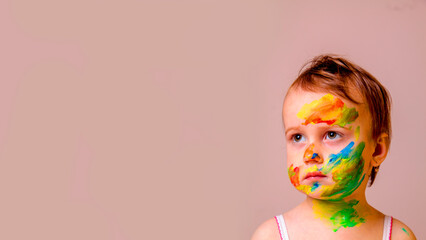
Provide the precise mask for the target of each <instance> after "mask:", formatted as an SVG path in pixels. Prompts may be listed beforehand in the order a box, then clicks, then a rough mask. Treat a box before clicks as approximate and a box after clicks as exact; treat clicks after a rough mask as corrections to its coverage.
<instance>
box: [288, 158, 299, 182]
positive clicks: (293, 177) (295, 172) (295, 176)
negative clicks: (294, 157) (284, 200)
mask: <svg viewBox="0 0 426 240" xmlns="http://www.w3.org/2000/svg"><path fill="white" fill-rule="evenodd" d="M288 177H289V178H290V181H291V183H292V184H293V185H294V186H295V187H298V186H299V185H300V183H299V168H298V167H294V166H293V164H291V165H290V167H289V168H288Z"/></svg>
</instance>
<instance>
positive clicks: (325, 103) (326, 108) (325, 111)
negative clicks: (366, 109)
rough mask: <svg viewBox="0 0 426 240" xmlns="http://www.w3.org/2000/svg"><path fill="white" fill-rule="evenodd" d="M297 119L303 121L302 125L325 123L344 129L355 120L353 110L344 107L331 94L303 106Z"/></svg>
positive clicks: (338, 99)
mask: <svg viewBox="0 0 426 240" xmlns="http://www.w3.org/2000/svg"><path fill="white" fill-rule="evenodd" d="M297 117H298V118H300V119H304V120H305V122H304V123H303V125H308V124H310V123H311V124H316V123H326V124H328V125H338V126H341V127H344V126H345V125H347V124H350V123H352V122H353V121H355V119H357V117H358V112H357V111H356V109H355V108H348V107H346V105H345V103H344V102H343V101H342V100H341V99H340V98H337V97H334V96H333V95H331V94H326V95H324V96H323V97H322V98H320V99H318V100H314V101H312V102H311V103H307V104H305V105H303V107H302V108H301V109H300V111H299V112H298V113H297Z"/></svg>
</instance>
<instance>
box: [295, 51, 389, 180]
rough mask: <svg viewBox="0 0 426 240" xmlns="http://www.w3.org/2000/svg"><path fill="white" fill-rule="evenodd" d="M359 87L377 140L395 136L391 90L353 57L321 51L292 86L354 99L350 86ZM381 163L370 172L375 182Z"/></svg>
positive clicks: (373, 135) (303, 68) (303, 69)
mask: <svg viewBox="0 0 426 240" xmlns="http://www.w3.org/2000/svg"><path fill="white" fill-rule="evenodd" d="M351 87H353V88H355V89H357V90H358V92H359V94H361V96H362V97H363V100H364V101H365V103H366V104H367V105H368V108H369V111H370V115H371V118H372V137H373V139H375V140H377V138H378V137H379V135H380V134H381V133H386V134H388V136H389V144H390V139H391V133H392V129H391V117H390V111H391V98H390V95H389V92H388V90H387V89H386V88H385V87H384V86H383V85H382V84H381V83H380V82H379V81H378V80H377V79H376V78H375V77H374V76H373V75H371V74H370V73H369V72H367V71H366V70H364V69H363V68H361V67H359V66H358V65H356V64H353V63H351V62H350V61H348V60H346V59H344V58H342V57H339V56H336V55H330V54H328V55H319V56H317V57H315V58H313V59H312V60H311V61H309V62H308V63H306V64H305V65H304V66H303V67H302V69H301V70H300V72H299V76H298V77H297V79H296V80H295V81H294V82H293V84H292V85H291V86H290V88H289V91H288V92H290V91H291V90H292V89H297V88H300V89H302V90H305V91H310V92H319V91H324V92H331V93H333V94H336V95H337V96H340V97H342V98H345V99H347V100H349V101H351V102H353V103H356V104H359V102H357V101H356V100H355V99H354V95H353V93H351V91H350V88H351ZM378 168H379V167H373V169H372V171H371V175H370V184H369V186H371V185H372V184H373V182H374V180H375V178H376V174H377V171H378Z"/></svg>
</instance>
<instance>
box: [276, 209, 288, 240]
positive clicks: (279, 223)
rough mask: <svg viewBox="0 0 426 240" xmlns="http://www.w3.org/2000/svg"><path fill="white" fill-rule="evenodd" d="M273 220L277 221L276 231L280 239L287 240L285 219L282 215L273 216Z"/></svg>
mask: <svg viewBox="0 0 426 240" xmlns="http://www.w3.org/2000/svg"><path fill="white" fill-rule="evenodd" d="M275 221H276V222H277V226H278V231H279V232H280V237H281V240H289V238H288V234H287V227H286V226H285V221H284V217H283V215H282V214H281V215H279V216H275Z"/></svg>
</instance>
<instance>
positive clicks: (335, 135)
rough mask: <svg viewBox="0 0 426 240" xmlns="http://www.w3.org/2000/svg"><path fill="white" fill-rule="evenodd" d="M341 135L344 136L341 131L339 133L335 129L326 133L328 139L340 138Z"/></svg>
mask: <svg viewBox="0 0 426 240" xmlns="http://www.w3.org/2000/svg"><path fill="white" fill-rule="evenodd" d="M341 137H342V135H341V134H340V133H337V132H334V131H330V132H327V134H326V135H325V139H327V140H335V139H339V138H341Z"/></svg>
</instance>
